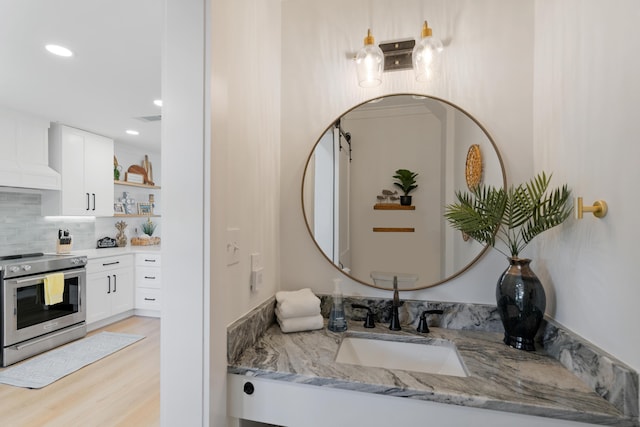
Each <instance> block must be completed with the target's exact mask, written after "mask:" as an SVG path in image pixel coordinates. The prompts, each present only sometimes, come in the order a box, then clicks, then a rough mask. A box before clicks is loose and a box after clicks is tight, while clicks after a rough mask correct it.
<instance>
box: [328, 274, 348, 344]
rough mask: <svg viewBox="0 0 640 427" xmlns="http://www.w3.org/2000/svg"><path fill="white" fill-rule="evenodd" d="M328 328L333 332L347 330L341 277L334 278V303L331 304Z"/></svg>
mask: <svg viewBox="0 0 640 427" xmlns="http://www.w3.org/2000/svg"><path fill="white" fill-rule="evenodd" d="M327 328H328V329H329V330H330V331H333V332H344V331H346V330H347V319H346V318H345V315H344V301H343V300H342V290H341V289H340V279H333V305H331V313H330V314H329V324H328V325H327Z"/></svg>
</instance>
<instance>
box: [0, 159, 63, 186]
mask: <svg viewBox="0 0 640 427" xmlns="http://www.w3.org/2000/svg"><path fill="white" fill-rule="evenodd" d="M60 182H61V178H60V174H59V173H58V172H56V171H54V170H53V169H51V168H50V167H49V166H47V165H40V164H36V163H23V162H16V163H14V164H13V165H9V164H4V163H3V162H0V186H2V187H16V188H35V189H40V190H60Z"/></svg>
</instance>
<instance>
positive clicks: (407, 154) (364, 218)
mask: <svg viewBox="0 0 640 427" xmlns="http://www.w3.org/2000/svg"><path fill="white" fill-rule="evenodd" d="M377 105H378V104H377ZM342 126H343V128H344V129H345V130H346V131H349V132H351V146H352V147H353V153H352V155H353V160H352V162H351V195H350V200H351V202H350V209H351V212H350V218H351V224H350V227H349V229H350V233H351V249H352V253H351V260H352V262H351V273H352V275H353V276H354V277H357V278H360V279H362V280H364V281H366V282H371V278H370V274H371V272H372V271H385V272H395V273H407V274H417V275H418V277H419V279H418V283H433V282H437V281H438V280H439V278H440V277H441V271H440V250H439V248H440V240H441V236H440V227H439V221H438V220H433V219H434V218H437V217H438V215H439V212H440V207H439V206H438V205H437V204H435V203H431V201H432V200H433V199H434V198H436V199H437V197H438V196H439V194H440V183H439V181H440V180H439V177H440V176H441V153H440V152H441V150H442V144H441V134H442V133H443V129H442V127H443V125H442V123H440V121H439V120H438V118H437V117H436V116H435V115H433V114H432V113H431V112H430V111H429V110H427V109H426V108H424V107H407V106H405V107H389V108H386V109H384V108H381V109H380V110H377V109H376V110H366V111H354V112H351V113H349V114H347V115H346V117H344V118H343V119H342ZM400 133H401V134H402V137H400V136H399V135H400ZM397 169H409V170H411V171H414V172H417V173H418V177H417V178H416V181H417V183H418V188H416V189H415V191H413V192H411V196H412V199H413V202H412V204H413V205H414V206H416V210H414V211H384V210H374V209H373V206H374V205H375V203H376V202H377V199H376V196H377V195H379V194H381V193H382V190H383V189H387V190H391V191H395V190H397V191H398V194H399V195H403V193H402V191H401V190H400V189H399V188H398V187H396V186H394V185H393V182H394V181H395V180H394V179H393V175H395V171H396V170H397ZM373 227H411V228H414V229H415V232H413V233H404V232H403V233H391V232H390V233H386V232H384V233H383V232H373ZM399 248H402V251H401V255H400V254H399V252H398V249H399ZM424 255H426V256H424ZM423 256H424V258H423ZM425 258H426V259H425ZM411 287H413V284H412V285H411Z"/></svg>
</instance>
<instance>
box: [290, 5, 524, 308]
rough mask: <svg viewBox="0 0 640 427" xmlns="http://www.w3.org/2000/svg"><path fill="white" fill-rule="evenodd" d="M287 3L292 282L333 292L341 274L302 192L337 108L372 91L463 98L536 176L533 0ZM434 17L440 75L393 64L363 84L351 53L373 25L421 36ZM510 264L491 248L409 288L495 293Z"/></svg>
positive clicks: (396, 34)
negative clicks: (318, 236)
mask: <svg viewBox="0 0 640 427" xmlns="http://www.w3.org/2000/svg"><path fill="white" fill-rule="evenodd" d="M400 4H401V5H402V7H398V6H399V5H400ZM282 5H283V6H282V7H283V18H282V58H283V61H282V64H283V65H282V66H283V69H282V82H283V86H282V168H281V170H282V176H281V183H282V184H281V194H282V198H281V220H280V224H281V233H280V239H281V248H280V250H281V257H280V259H281V261H280V262H281V275H282V281H281V283H282V287H283V288H284V289H298V288H301V287H306V286H309V287H311V288H313V289H314V290H315V291H317V292H327V293H330V292H331V289H332V288H331V283H332V281H331V279H332V278H333V277H335V276H336V275H338V274H339V273H338V272H337V270H335V269H334V268H333V267H331V266H330V265H329V264H328V263H327V262H326V260H325V259H324V258H323V257H322V256H321V255H320V254H319V252H318V249H317V248H316V247H315V245H314V244H313V242H312V241H311V239H310V238H309V236H308V233H307V230H306V228H305V225H304V219H303V216H302V209H301V207H300V198H299V197H298V195H299V194H300V185H301V180H302V173H303V168H304V164H305V161H306V158H307V156H308V154H309V152H310V150H311V147H312V145H313V144H314V142H315V141H316V140H317V139H318V137H319V136H320V134H321V133H322V131H323V130H324V129H325V128H326V127H327V126H328V125H329V124H330V123H331V122H332V121H334V120H335V118H336V117H338V116H340V115H341V114H342V113H343V112H344V111H346V110H347V109H349V108H351V107H353V106H354V105H357V104H359V103H361V102H363V101H365V100H367V99H371V98H375V97H377V96H380V95H384V94H390V93H399V92H405V93H406V92H411V93H422V94H427V95H432V96H436V97H439V98H443V99H446V100H448V101H450V102H453V103H454V104H456V105H458V106H459V107H461V108H462V109H464V110H465V111H467V112H469V113H470V114H472V115H473V116H474V117H476V118H477V119H478V120H479V122H480V123H482V124H483V125H484V126H485V127H486V129H487V130H488V132H489V133H490V134H491V135H492V136H493V137H494V139H495V140H496V141H497V145H498V148H499V150H500V151H501V153H502V155H503V160H504V162H505V164H506V168H507V174H508V177H509V179H510V180H513V181H522V180H523V179H527V178H528V177H529V176H531V174H532V172H533V162H532V160H531V157H530V156H531V153H532V151H533V150H532V131H531V129H532V121H531V117H532V104H533V101H532V90H533V87H532V85H533V62H532V61H533V3H531V2H513V1H509V0H485V1H471V0H468V1H464V0H440V1H435V0H434V1H426V0H425V1H419V0H414V1H408V0H407V1H402V2H398V1H397V0H396V1H393V0H375V1H366V0H350V1H348V2H345V1H338V0H326V1H322V2H315V1H311V0H290V1H284V2H283V3H282ZM370 7H371V9H370ZM424 19H428V21H429V25H430V26H431V27H432V28H433V33H434V35H435V36H438V37H440V38H441V39H443V40H444V42H445V45H446V49H445V51H444V52H443V55H444V56H443V58H442V71H441V74H440V75H439V76H436V78H435V79H434V80H433V81H432V82H428V83H417V82H416V81H415V79H414V76H413V74H412V72H411V71H399V72H392V73H385V75H384V81H383V84H382V85H381V86H379V87H378V88H373V89H363V88H360V87H358V84H357V81H356V77H355V65H354V63H353V61H350V60H349V59H348V57H349V55H352V54H354V53H355V52H356V51H357V50H358V49H359V48H360V47H362V42H363V38H364V36H365V35H366V31H367V28H368V27H371V29H372V31H373V34H374V36H375V38H376V41H377V42H383V41H389V40H394V39H401V38H407V37H419V34H420V29H421V25H422V22H423V20H424ZM523 159H524V160H523ZM506 265H507V263H506V260H505V259H504V258H503V257H502V256H501V255H499V254H498V255H496V253H495V252H491V253H489V254H488V255H487V256H486V257H484V258H483V260H482V261H481V262H480V263H479V264H478V265H476V266H475V267H474V268H473V269H471V270H470V271H468V272H467V273H465V274H463V275H462V276H460V277H458V278H456V279H454V280H452V281H451V282H448V283H447V284H445V285H441V286H437V287H434V288H431V289H428V290H424V291H419V292H413V293H410V292H407V293H405V294H404V295H403V297H404V298H420V299H425V300H443V301H463V302H464V301H466V302H481V303H495V297H494V292H495V291H494V289H495V283H496V281H497V278H498V276H499V275H500V273H502V271H503V270H504V269H505V268H506ZM343 289H344V291H345V293H347V294H352V295H372V296H373V295H381V296H389V295H390V292H386V291H377V290H375V289H373V288H369V287H366V286H363V285H360V284H357V283H355V282H351V281H346V280H345V283H344V286H343Z"/></svg>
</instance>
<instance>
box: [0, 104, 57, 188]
mask: <svg viewBox="0 0 640 427" xmlns="http://www.w3.org/2000/svg"><path fill="white" fill-rule="evenodd" d="M48 130H49V121H48V120H44V119H41V118H37V117H32V116H29V115H26V114H24V113H20V112H18V111H14V110H10V109H8V108H4V107H0V150H2V156H0V186H4V187H19V188H37V189H45V190H59V189H60V174H59V173H57V172H56V171H54V170H52V169H51V168H49V156H48V143H47V140H48V137H47V132H48Z"/></svg>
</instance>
